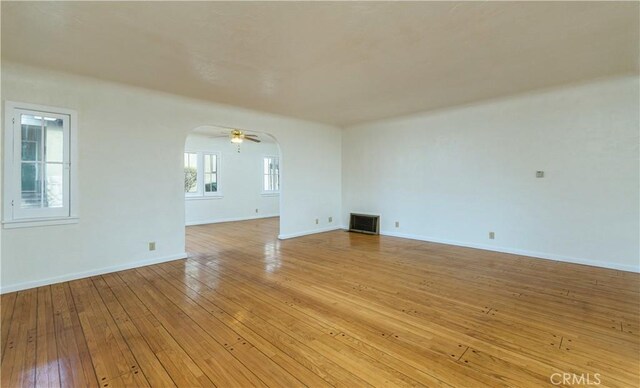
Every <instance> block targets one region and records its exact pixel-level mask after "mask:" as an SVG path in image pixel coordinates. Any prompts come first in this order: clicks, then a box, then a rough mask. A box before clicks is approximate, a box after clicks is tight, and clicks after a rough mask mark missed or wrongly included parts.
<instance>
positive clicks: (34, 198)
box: [3, 102, 77, 227]
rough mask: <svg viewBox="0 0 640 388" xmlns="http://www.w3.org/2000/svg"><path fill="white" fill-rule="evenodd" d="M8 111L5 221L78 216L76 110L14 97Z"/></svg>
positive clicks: (12, 223) (60, 220) (24, 222)
mask: <svg viewBox="0 0 640 388" xmlns="http://www.w3.org/2000/svg"><path fill="white" fill-rule="evenodd" d="M5 113H6V123H5V128H6V130H5V161H4V162H5V166H4V187H5V201H4V219H3V221H4V224H5V227H12V226H13V227H17V226H33V225H37V224H49V223H65V222H64V221H71V220H77V214H76V206H75V204H76V201H75V200H76V198H77V196H76V195H73V194H74V193H75V192H76V190H75V189H76V187H77V186H76V185H75V171H76V166H75V163H73V164H72V161H73V162H75V153H76V142H75V139H76V125H75V123H76V113H75V112H74V111H71V110H68V109H60V108H51V107H44V106H36V105H31V104H20V103H14V102H7V103H6V104H5ZM72 199H73V202H72Z"/></svg>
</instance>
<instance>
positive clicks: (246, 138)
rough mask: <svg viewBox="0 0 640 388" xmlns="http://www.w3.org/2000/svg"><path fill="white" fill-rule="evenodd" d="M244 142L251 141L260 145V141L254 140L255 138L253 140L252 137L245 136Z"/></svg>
mask: <svg viewBox="0 0 640 388" xmlns="http://www.w3.org/2000/svg"><path fill="white" fill-rule="evenodd" d="M244 140H249V141H253V142H255V143H260V140H258V139H254V138H252V137H246V136H245V137H244Z"/></svg>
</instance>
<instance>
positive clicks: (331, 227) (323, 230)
mask: <svg viewBox="0 0 640 388" xmlns="http://www.w3.org/2000/svg"><path fill="white" fill-rule="evenodd" d="M339 229H344V227H343V226H340V225H336V226H327V227H325V228H320V229H313V230H307V231H304V232H297V233H289V234H281V235H279V236H278V238H279V239H280V240H286V239H289V238H294V237H302V236H307V235H310V234H316V233H324V232H331V231H332V230H339Z"/></svg>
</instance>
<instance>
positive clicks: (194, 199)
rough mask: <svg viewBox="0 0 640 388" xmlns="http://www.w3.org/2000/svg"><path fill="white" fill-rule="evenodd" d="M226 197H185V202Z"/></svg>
mask: <svg viewBox="0 0 640 388" xmlns="http://www.w3.org/2000/svg"><path fill="white" fill-rule="evenodd" d="M223 197H224V195H222V194H218V195H204V196H202V195H199V196H193V197H184V200H185V201H202V200H207V199H222V198H223Z"/></svg>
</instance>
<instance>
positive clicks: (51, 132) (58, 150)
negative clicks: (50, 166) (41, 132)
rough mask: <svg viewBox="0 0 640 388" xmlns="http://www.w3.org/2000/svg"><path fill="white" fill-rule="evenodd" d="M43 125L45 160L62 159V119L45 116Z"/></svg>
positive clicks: (60, 160)
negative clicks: (44, 131)
mask: <svg viewBox="0 0 640 388" xmlns="http://www.w3.org/2000/svg"><path fill="white" fill-rule="evenodd" d="M44 125H45V129H46V134H45V139H46V146H47V147H46V150H45V158H46V161H47V162H60V163H62V161H63V155H64V132H63V126H62V119H54V118H49V117H45V118H44Z"/></svg>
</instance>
